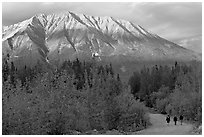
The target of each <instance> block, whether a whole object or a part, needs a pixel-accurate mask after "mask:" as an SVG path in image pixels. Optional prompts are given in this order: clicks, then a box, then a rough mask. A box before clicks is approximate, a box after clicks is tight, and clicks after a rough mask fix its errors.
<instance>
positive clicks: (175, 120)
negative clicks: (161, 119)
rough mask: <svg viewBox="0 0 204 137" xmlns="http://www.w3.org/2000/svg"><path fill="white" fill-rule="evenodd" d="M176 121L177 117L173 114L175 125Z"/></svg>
mask: <svg viewBox="0 0 204 137" xmlns="http://www.w3.org/2000/svg"><path fill="white" fill-rule="evenodd" d="M176 122H177V117H176V116H174V123H175V125H176Z"/></svg>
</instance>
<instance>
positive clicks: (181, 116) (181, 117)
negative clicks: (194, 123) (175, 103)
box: [179, 115, 183, 125]
mask: <svg viewBox="0 0 204 137" xmlns="http://www.w3.org/2000/svg"><path fill="white" fill-rule="evenodd" d="M179 120H180V121H181V125H182V122H183V115H180V117H179Z"/></svg>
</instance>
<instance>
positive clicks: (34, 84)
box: [2, 58, 202, 135]
mask: <svg viewBox="0 0 204 137" xmlns="http://www.w3.org/2000/svg"><path fill="white" fill-rule="evenodd" d="M201 68H202V67H201V64H199V63H197V62H192V63H191V64H190V65H186V64H179V63H177V62H175V65H174V66H166V65H165V66H157V65H155V66H152V67H148V68H147V67H145V66H144V67H143V69H141V70H140V71H135V72H134V73H133V75H132V76H131V77H130V79H129V81H128V84H125V83H123V82H122V80H121V78H120V75H119V74H117V73H115V71H114V69H113V67H112V64H108V65H97V64H96V63H94V62H86V61H80V60H78V59H76V60H74V61H65V62H64V63H63V64H62V65H61V67H59V68H58V69H55V70H52V71H49V70H46V69H44V68H42V67H41V64H40V63H38V64H37V65H36V66H35V67H33V68H29V67H27V66H25V67H24V68H23V69H19V70H18V69H17V68H16V67H15V65H14V63H13V62H10V63H9V61H8V59H6V58H5V59H4V60H3V61H2V79H3V80H2V81H3V84H2V85H3V86H2V133H3V134H4V135H6V134H24V135H26V134H33V135H35V134H36V135H39V134H40V135H63V134H74V132H76V131H78V132H81V133H84V134H88V132H89V131H91V130H97V131H100V132H102V133H103V132H105V131H107V130H112V129H116V130H118V131H121V132H128V131H138V130H141V129H144V128H146V127H148V126H149V125H150V122H149V118H148V115H147V113H148V108H154V109H155V110H156V111H158V112H159V113H164V114H170V115H178V114H183V115H184V117H185V118H186V119H187V120H191V121H196V122H198V123H201V119H202V118H201V117H202V107H201V106H202V96H201V94H202V75H201V73H202V69H201Z"/></svg>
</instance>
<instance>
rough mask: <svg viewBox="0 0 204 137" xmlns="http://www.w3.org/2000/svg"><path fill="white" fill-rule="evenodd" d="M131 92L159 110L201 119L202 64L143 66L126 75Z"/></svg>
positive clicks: (187, 118)
mask: <svg viewBox="0 0 204 137" xmlns="http://www.w3.org/2000/svg"><path fill="white" fill-rule="evenodd" d="M129 85H130V86H131V91H132V92H131V93H132V94H133V95H134V97H135V98H137V99H140V100H141V101H143V102H145V105H146V106H147V107H151V108H154V109H155V110H156V111H158V112H159V113H163V114H169V115H172V116H174V115H177V116H179V115H183V116H184V117H185V118H186V120H190V121H196V122H197V123H201V122H202V64H201V63H199V62H195V61H192V62H190V63H189V64H188V65H187V64H184V63H180V64H179V63H177V62H175V65H174V66H171V67H170V66H167V65H165V66H157V65H155V66H153V67H151V68H146V67H144V68H143V69H141V71H136V72H134V74H133V75H132V76H131V77H130V79H129Z"/></svg>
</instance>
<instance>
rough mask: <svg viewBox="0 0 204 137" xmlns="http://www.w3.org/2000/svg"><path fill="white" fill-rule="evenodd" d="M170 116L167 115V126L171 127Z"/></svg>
mask: <svg viewBox="0 0 204 137" xmlns="http://www.w3.org/2000/svg"><path fill="white" fill-rule="evenodd" d="M170 120H171V119H170V116H169V115H167V117H166V122H167V124H168V125H169V123H170Z"/></svg>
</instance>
